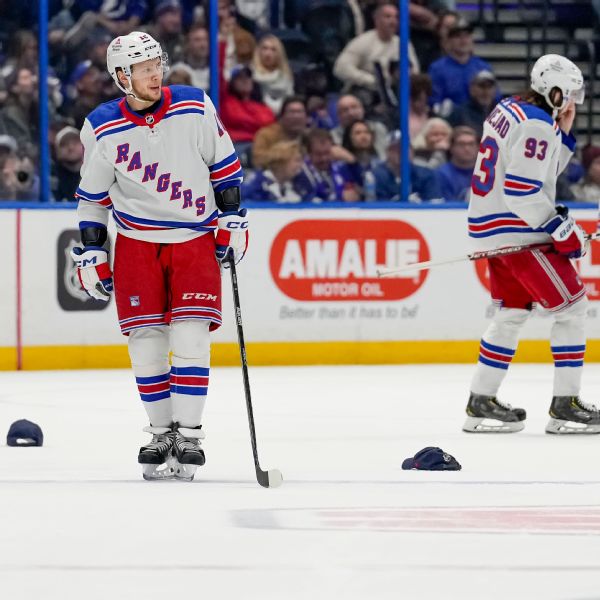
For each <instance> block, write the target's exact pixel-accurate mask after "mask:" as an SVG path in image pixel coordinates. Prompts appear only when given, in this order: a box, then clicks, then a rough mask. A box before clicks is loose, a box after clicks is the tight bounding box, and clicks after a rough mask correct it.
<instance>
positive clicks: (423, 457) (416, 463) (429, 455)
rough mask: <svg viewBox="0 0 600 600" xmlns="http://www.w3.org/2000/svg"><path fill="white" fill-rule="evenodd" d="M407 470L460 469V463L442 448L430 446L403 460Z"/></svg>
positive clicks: (404, 467) (403, 466) (403, 465)
mask: <svg viewBox="0 0 600 600" xmlns="http://www.w3.org/2000/svg"><path fill="white" fill-rule="evenodd" d="M402 468H403V469H404V470H405V471H410V470H411V469H419V470H420V471H460V470H461V469H462V467H461V466H460V463H459V462H458V461H457V460H456V459H455V458H454V456H452V455H451V454H448V453H447V452H444V451H443V450H442V449H441V448H435V447H433V446H428V447H427V448H423V450H419V451H418V452H417V453H416V454H415V455H414V456H413V457H412V458H406V459H405V460H404V461H403V462H402Z"/></svg>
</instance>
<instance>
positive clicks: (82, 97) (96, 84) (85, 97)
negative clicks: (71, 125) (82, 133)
mask: <svg viewBox="0 0 600 600" xmlns="http://www.w3.org/2000/svg"><path fill="white" fill-rule="evenodd" d="M103 93H104V80H103V77H102V72H101V71H100V70H99V69H98V67H96V66H95V65H93V64H92V62H91V61H90V60H84V61H82V62H80V63H79V64H78V65H77V66H76V67H75V70H74V71H73V73H71V76H70V77H69V82H68V85H67V95H68V97H69V100H70V105H69V106H68V108H67V109H66V114H67V115H68V116H70V117H71V118H72V119H73V121H74V122H75V127H77V128H78V129H81V128H82V127H83V122H84V120H85V118H86V117H87V115H88V114H89V113H90V112H91V111H92V110H94V108H96V107H97V106H98V105H99V104H100V103H101V102H102V101H103V100H104V98H103Z"/></svg>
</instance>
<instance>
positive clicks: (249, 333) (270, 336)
mask: <svg viewBox="0 0 600 600" xmlns="http://www.w3.org/2000/svg"><path fill="white" fill-rule="evenodd" d="M380 206H381V207H380ZM250 214H251V226H250V230H251V233H250V237H251V241H250V248H249V252H248V254H247V256H246V257H245V258H244V261H243V262H242V263H241V264H240V266H239V284H240V294H241V303H242V314H243V318H244V332H245V336H246V341H247V343H248V356H249V360H250V362H251V363H252V364H261V365H268V364H279V365H282V364H339V363H356V364H369V363H370V364H382V363H419V362H471V361H473V360H476V357H477V351H478V340H479V337H480V335H481V333H482V331H483V330H484V329H485V327H486V325H487V323H488V322H489V319H490V318H491V316H492V315H493V311H494V309H493V307H492V305H491V302H490V298H489V293H488V289H487V287H486V285H487V274H486V270H485V264H484V263H483V262H481V261H479V263H477V264H475V263H470V262H467V261H465V262H462V263H457V264H454V265H449V266H446V267H438V268H435V269H432V270H430V271H420V272H409V273H403V274H402V276H400V277H396V278H390V279H378V278H377V275H376V271H377V269H379V268H386V267H387V268H393V267H395V266H398V265H400V264H403V263H410V262H416V261H423V260H429V259H433V260H439V259H445V258H449V257H453V256H461V255H464V254H466V253H468V252H469V251H470V247H469V241H468V238H467V236H466V235H465V229H466V211H465V210H464V209H463V208H447V207H443V208H438V209H431V208H428V209H420V208H407V209H404V208H403V209H400V208H398V207H397V205H396V206H392V205H390V204H382V205H378V208H371V207H368V208H354V207H351V208H347V207H346V208H343V209H339V208H335V209H330V208H321V209H319V208H313V207H307V208H297V207H296V208H289V207H286V208H267V209H264V208H261V209H254V210H252V211H251V213H250ZM573 214H574V215H575V216H576V218H577V219H578V221H579V222H580V223H581V224H582V225H583V226H584V227H585V228H586V229H587V230H588V231H595V229H596V226H597V220H596V216H597V215H596V210H595V208H594V209H592V210H585V209H576V210H574V211H573ZM0 232H1V235H0V250H1V251H3V254H2V256H6V257H9V259H8V260H7V261H6V262H5V263H4V265H3V277H2V280H3V282H8V285H7V286H6V288H5V289H6V290H8V291H9V292H10V293H7V294H4V295H0V309H1V310H0V314H1V315H2V321H1V324H2V327H0V368H3V369H13V368H16V367H17V365H20V367H21V368H25V369H44V368H94V367H125V366H127V365H128V358H127V351H126V345H125V338H124V337H123V336H122V335H121V334H120V331H119V328H118V325H117V315H116V310H115V304H114V301H112V300H111V302H109V303H108V305H106V304H104V303H99V302H96V301H93V300H91V299H88V298H87V297H86V296H85V295H84V294H83V292H81V291H80V290H79V289H78V282H77V278H76V273H75V269H74V267H73V264H72V261H71V260H70V258H69V251H70V249H71V248H72V246H73V245H75V244H76V243H77V239H78V232H77V221H76V215H75V212H74V211H73V210H70V209H63V210H48V209H39V210H27V209H25V210H16V209H5V210H0ZM111 238H112V239H114V231H111ZM577 264H578V267H579V269H580V274H581V277H582V279H583V280H584V282H585V283H586V286H587V288H588V293H589V298H590V300H591V302H590V308H589V312H588V317H589V318H588V332H589V334H588V335H589V338H591V339H590V341H589V343H588V351H587V355H586V358H587V359H588V360H594V361H599V360H600V339H599V338H600V244H594V245H593V249H592V252H591V253H590V254H589V255H588V256H586V257H585V258H584V259H583V260H582V261H579V262H578V263H577ZM230 288H231V285H230V282H229V274H228V273H227V272H225V273H224V277H223V326H222V327H221V328H220V329H219V330H218V331H217V332H216V333H215V334H214V336H213V344H214V345H213V364H215V365H234V364H237V363H238V361H239V356H238V350H237V344H236V341H237V338H236V330H235V324H234V321H233V307H232V302H231V291H230ZM190 291H191V292H195V291H201V290H190ZM550 324H551V319H549V318H548V316H547V315H545V314H544V313H543V312H541V311H539V312H536V313H534V315H533V317H532V318H531V319H530V320H529V322H528V323H527V325H526V326H525V330H524V332H523V336H522V337H523V340H524V341H523V342H522V343H521V345H520V347H519V352H518V354H517V359H518V360H521V361H527V362H546V361H550V360H551V354H550V351H549V344H548V342H547V340H548V336H549V331H550Z"/></svg>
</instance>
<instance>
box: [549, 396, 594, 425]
mask: <svg viewBox="0 0 600 600" xmlns="http://www.w3.org/2000/svg"><path fill="white" fill-rule="evenodd" d="M549 412H550V417H551V418H550V421H548V425H546V433H559V434H564V433H600V411H599V410H598V408H597V407H595V406H594V405H593V404H584V403H583V401H582V400H581V398H579V396H554V398H552V404H551V405H550V411H549Z"/></svg>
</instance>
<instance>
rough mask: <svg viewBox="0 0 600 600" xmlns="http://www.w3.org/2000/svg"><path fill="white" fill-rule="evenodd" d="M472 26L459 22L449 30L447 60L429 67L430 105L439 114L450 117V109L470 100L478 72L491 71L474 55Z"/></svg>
mask: <svg viewBox="0 0 600 600" xmlns="http://www.w3.org/2000/svg"><path fill="white" fill-rule="evenodd" d="M473 47H474V44H473V26H472V25H471V24H469V23H468V22H467V21H464V20H461V21H458V22H457V23H456V24H455V25H454V26H453V27H451V28H450V29H449V30H448V39H447V40H446V52H447V56H444V57H442V58H440V59H439V60H436V61H435V62H434V63H433V64H432V65H431V67H429V75H430V77H431V81H432V84H433V92H432V94H431V99H430V102H431V104H432V106H433V108H434V110H435V112H437V113H438V114H440V115H442V116H445V115H447V114H449V112H450V111H451V110H452V107H453V106H454V105H457V104H462V103H463V102H466V101H467V100H468V99H469V83H470V81H471V79H472V78H473V76H474V75H475V74H476V73H479V72H480V71H492V68H491V67H490V65H489V64H488V63H487V62H486V61H485V60H483V59H481V58H479V57H478V56H475V55H474V54H473Z"/></svg>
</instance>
